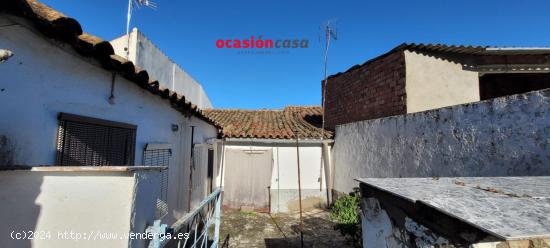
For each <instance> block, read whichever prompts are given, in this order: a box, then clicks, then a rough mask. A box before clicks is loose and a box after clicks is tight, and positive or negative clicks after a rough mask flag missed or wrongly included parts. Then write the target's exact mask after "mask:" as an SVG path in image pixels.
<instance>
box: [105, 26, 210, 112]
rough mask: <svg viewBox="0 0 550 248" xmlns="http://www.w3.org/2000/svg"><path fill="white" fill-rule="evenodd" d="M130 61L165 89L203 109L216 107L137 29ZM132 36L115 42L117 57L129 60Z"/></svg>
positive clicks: (191, 78)
mask: <svg viewBox="0 0 550 248" xmlns="http://www.w3.org/2000/svg"><path fill="white" fill-rule="evenodd" d="M129 35H130V53H129V59H130V60H132V61H133V62H134V63H135V64H136V65H138V66H140V67H141V68H144V69H146V70H147V71H148V72H149V76H150V77H152V78H154V79H156V80H158V81H159V82H160V85H161V86H162V87H165V88H168V89H170V90H173V91H176V92H178V93H181V94H183V95H185V98H186V99H187V100H189V101H191V102H192V103H193V104H196V105H197V106H199V108H202V109H205V108H212V103H211V102H210V99H209V98H208V95H206V92H205V91H204V89H203V87H202V85H201V84H200V83H199V82H197V81H195V79H193V77H191V75H189V74H188V73H187V72H186V71H185V70H183V69H182V68H181V67H180V66H179V65H177V64H176V63H175V62H174V61H172V59H170V58H169V57H168V56H166V55H165V54H164V53H163V52H162V51H161V50H160V49H159V48H158V47H157V46H155V44H153V42H152V41H151V40H149V39H148V38H147V37H145V35H144V34H143V33H141V32H139V31H138V30H137V29H136V28H134V29H133V30H132V31H131V32H130V34H129ZM127 37H128V36H126V35H123V36H121V37H119V38H117V39H114V40H112V41H111V44H112V45H113V48H114V49H115V53H116V54H118V55H120V56H122V57H126V51H125V50H124V48H125V47H127V46H128V38H127Z"/></svg>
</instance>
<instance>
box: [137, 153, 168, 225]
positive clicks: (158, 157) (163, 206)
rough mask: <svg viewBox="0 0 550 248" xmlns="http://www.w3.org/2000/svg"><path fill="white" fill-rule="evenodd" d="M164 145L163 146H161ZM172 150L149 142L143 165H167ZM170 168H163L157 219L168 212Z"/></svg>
mask: <svg viewBox="0 0 550 248" xmlns="http://www.w3.org/2000/svg"><path fill="white" fill-rule="evenodd" d="M161 147H162V146H161ZM171 156H172V150H171V149H170V148H165V147H164V148H159V147H157V146H155V145H151V144H147V146H146V147H145V150H144V151H143V165H146V166H166V167H168V166H169V164H170V157H171ZM167 198H168V169H166V170H163V171H162V174H161V181H160V197H159V198H158V199H157V210H156V216H157V219H160V218H162V217H164V216H165V215H166V214H168V203H167V200H168V199H167Z"/></svg>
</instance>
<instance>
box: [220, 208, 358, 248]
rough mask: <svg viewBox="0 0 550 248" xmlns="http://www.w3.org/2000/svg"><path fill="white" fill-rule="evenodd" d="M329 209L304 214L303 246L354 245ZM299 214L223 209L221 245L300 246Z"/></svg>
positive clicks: (276, 247)
mask: <svg viewBox="0 0 550 248" xmlns="http://www.w3.org/2000/svg"><path fill="white" fill-rule="evenodd" d="M329 214H330V213H329V212H328V211H327V210H323V209H313V210H309V211H307V212H304V213H303V220H304V227H303V230H304V231H303V233H304V247H352V245H351V243H350V242H349V241H348V240H347V239H346V238H345V237H344V236H342V235H341V234H340V232H339V231H338V230H335V229H334V225H335V223H334V222H333V221H331V220H330V218H329ZM299 223H300V215H299V213H291V214H266V213H256V212H244V211H238V210H224V212H223V213H222V225H221V230H220V245H221V246H222V247H267V248H274V247H275V248H278V247H301V244H300V243H301V242H300V232H299Z"/></svg>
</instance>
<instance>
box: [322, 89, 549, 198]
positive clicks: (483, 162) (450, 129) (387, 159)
mask: <svg viewBox="0 0 550 248" xmlns="http://www.w3.org/2000/svg"><path fill="white" fill-rule="evenodd" d="M333 156H334V168H335V172H334V174H335V182H334V185H335V189H336V190H337V191H340V192H349V191H352V189H353V187H357V185H358V184H357V183H356V182H355V181H354V179H355V178H366V177H433V176H449V177H456V176H543V175H546V176H547V175H550V90H544V91H536V92H531V93H527V94H520V95H514V96H508V97H503V98H496V99H492V100H488V101H482V102H477V103H471V104H464V105H458V106H453V107H447V108H442V109H437V110H431V111H426V112H420V113H415V114H408V115H400V116H395V117H388V118H382V119H376V120H368V121H361V122H355V123H350V124H345V125H340V126H337V127H336V139H335V146H334V150H333Z"/></svg>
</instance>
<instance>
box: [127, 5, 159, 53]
mask: <svg viewBox="0 0 550 248" xmlns="http://www.w3.org/2000/svg"><path fill="white" fill-rule="evenodd" d="M134 5H135V6H137V7H138V8H139V7H141V6H145V7H149V8H151V9H157V4H156V3H154V2H152V1H149V0H128V13H127V15H126V38H127V44H126V59H129V56H130V21H131V20H132V8H133V7H134Z"/></svg>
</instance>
